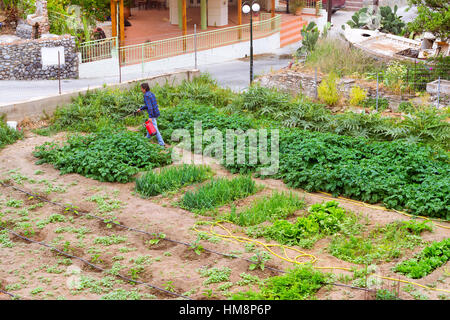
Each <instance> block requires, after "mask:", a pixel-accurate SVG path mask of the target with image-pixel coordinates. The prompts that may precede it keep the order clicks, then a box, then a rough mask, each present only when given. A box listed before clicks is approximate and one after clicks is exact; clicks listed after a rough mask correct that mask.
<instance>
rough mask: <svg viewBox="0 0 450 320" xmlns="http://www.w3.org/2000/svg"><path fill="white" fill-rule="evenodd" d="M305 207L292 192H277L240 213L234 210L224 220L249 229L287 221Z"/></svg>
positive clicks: (260, 199)
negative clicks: (264, 223)
mask: <svg viewBox="0 0 450 320" xmlns="http://www.w3.org/2000/svg"><path fill="white" fill-rule="evenodd" d="M304 207H305V202H304V201H303V200H301V199H300V198H299V197H298V196H297V195H295V194H293V193H292V192H290V193H289V194H285V193H284V192H281V193H279V192H277V191H275V192H273V193H272V194H271V195H270V196H264V197H262V198H258V199H256V200H254V201H253V203H252V205H251V206H250V207H248V208H246V209H244V210H242V211H241V212H239V213H237V212H236V209H235V208H233V210H232V211H231V213H230V214H229V215H228V216H225V217H224V218H225V219H226V220H230V221H232V222H234V223H236V224H238V225H240V226H244V227H248V226H253V225H256V224H259V223H262V222H264V221H273V220H275V219H286V218H287V217H289V216H291V215H292V214H293V213H294V212H295V211H297V210H299V209H303V208H304Z"/></svg>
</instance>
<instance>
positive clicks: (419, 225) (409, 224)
mask: <svg viewBox="0 0 450 320" xmlns="http://www.w3.org/2000/svg"><path fill="white" fill-rule="evenodd" d="M402 223H403V227H404V228H405V229H406V230H408V231H409V232H411V233H413V234H416V235H420V234H421V233H422V232H424V231H430V232H431V231H433V227H432V226H431V225H430V223H431V222H430V221H427V220H424V221H421V222H418V221H417V220H409V221H403V222H402Z"/></svg>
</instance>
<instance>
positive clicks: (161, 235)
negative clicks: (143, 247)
mask: <svg viewBox="0 0 450 320" xmlns="http://www.w3.org/2000/svg"><path fill="white" fill-rule="evenodd" d="M155 236H156V238H154V239H150V240H148V241H147V242H146V243H148V244H149V245H151V246H152V245H155V244H158V243H159V242H160V241H161V240H162V239H165V238H166V234H165V233H159V234H155Z"/></svg>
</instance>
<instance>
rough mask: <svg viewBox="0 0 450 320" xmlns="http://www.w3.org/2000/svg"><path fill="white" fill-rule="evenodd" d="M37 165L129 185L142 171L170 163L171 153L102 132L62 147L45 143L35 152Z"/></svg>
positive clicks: (133, 137)
mask: <svg viewBox="0 0 450 320" xmlns="http://www.w3.org/2000/svg"><path fill="white" fill-rule="evenodd" d="M33 154H34V156H36V157H38V158H40V160H39V161H38V162H37V164H41V163H51V164H53V165H54V166H55V168H57V169H59V170H61V174H64V173H79V174H81V175H84V176H86V177H89V178H92V179H96V180H100V181H107V182H114V181H117V182H128V181H130V180H131V179H132V177H133V175H134V174H136V173H137V172H138V171H141V170H148V169H152V168H155V167H160V166H164V165H167V164H170V163H171V158H170V153H169V152H165V151H164V149H163V148H161V147H160V146H158V145H155V144H151V143H149V142H148V139H146V138H145V137H143V136H141V135H140V134H138V133H135V132H131V131H126V130H119V131H118V132H113V131H110V130H103V131H99V132H96V133H92V134H90V135H87V136H81V135H73V136H71V137H70V138H69V139H68V141H67V143H66V144H64V145H63V146H58V145H56V144H55V143H44V144H43V145H42V146H39V147H37V148H36V151H35V152H34V153H33Z"/></svg>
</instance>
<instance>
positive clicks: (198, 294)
mask: <svg viewBox="0 0 450 320" xmlns="http://www.w3.org/2000/svg"><path fill="white" fill-rule="evenodd" d="M42 140H43V139H42V138H41V139H40V140H38V141H42ZM27 141H32V139H30V140H28V139H27ZM27 141H25V142H27ZM25 142H20V143H25ZM39 144H40V143H39ZM27 149H28V150H27ZM19 150H20V151H19V152H20V153H22V154H31V151H32V146H30V145H28V146H27V148H25V149H22V148H19ZM5 151H6V152H7V153H6V154H5V153H3V154H0V161H1V160H2V158H4V157H5V156H6V157H8V152H11V150H9V149H7V150H5ZM25 158H26V157H20V159H22V160H21V161H22V163H23V162H24V161H25V160H23V159H25ZM28 161H29V160H28ZM30 164H31V169H29V170H28V172H31V173H33V172H35V171H36V170H37V169H41V170H45V171H46V175H49V176H48V180H49V181H52V183H55V184H56V183H58V185H59V184H60V185H64V186H67V191H66V192H65V193H61V194H59V193H57V192H56V191H53V193H51V194H50V197H56V196H58V197H61V196H63V197H64V198H65V199H66V200H65V201H67V202H69V203H72V204H74V205H76V204H80V201H81V199H80V197H76V196H70V194H72V191H71V190H72V188H77V189H83V188H84V189H85V190H88V189H89V188H91V187H93V186H92V184H94V185H96V186H102V185H103V184H101V183H100V182H97V181H92V180H91V181H89V180H88V179H85V178H83V177H78V178H79V179H80V180H81V182H80V183H79V185H78V186H75V187H70V186H68V185H69V183H67V182H68V181H72V180H71V179H70V178H72V179H73V178H74V175H71V176H65V175H63V176H59V175H58V171H56V170H54V169H53V168H51V167H49V166H47V167H44V168H43V167H40V166H35V165H32V162H30ZM222 171H223V172H222V174H224V173H225V171H224V170H222ZM36 174H37V173H36ZM11 175H13V176H14V178H15V181H17V182H20V181H21V182H23V183H24V184H25V186H34V185H36V186H37V185H39V186H40V187H41V188H42V187H45V186H44V185H40V184H37V183H36V182H35V183H32V182H31V179H30V178H28V177H26V176H24V175H23V174H22V175H19V172H15V173H11ZM37 177H39V175H38V174H37ZM33 178H34V177H33ZM53 178H54V179H56V180H55V181H53V180H54V179H53ZM62 182H65V183H62ZM110 185H111V184H105V186H110ZM114 186H115V187H116V188H119V189H120V190H122V192H118V193H115V192H112V191H109V192H106V194H107V195H108V196H109V199H106V198H104V197H103V193H100V194H99V193H94V194H92V191H91V192H90V193H89V194H86V195H84V196H83V199H84V200H85V201H87V203H91V204H95V205H97V206H98V208H97V210H95V212H96V213H97V214H101V213H102V210H107V209H108V208H116V207H117V206H116V202H108V201H113V200H114V201H119V200H120V201H121V206H122V207H123V208H129V207H130V206H131V208H129V209H128V210H126V209H117V210H126V211H124V213H125V212H128V214H127V216H124V213H120V214H116V216H117V219H118V220H119V221H123V219H124V218H125V219H126V220H125V224H129V225H130V226H134V227H136V226H137V227H138V229H139V228H143V226H145V225H150V224H148V223H150V222H151V223H154V222H156V221H157V220H160V222H161V223H159V225H160V228H157V229H156V230H158V231H159V232H164V233H166V234H167V235H168V237H173V234H172V235H171V233H173V232H176V234H177V235H181V234H184V235H185V236H186V233H185V232H186V231H187V229H189V228H190V227H191V226H192V225H194V223H195V221H196V219H195V218H194V215H190V214H189V213H188V212H180V211H178V210H176V211H177V214H175V213H172V212H171V211H172V210H171V209H170V208H163V207H160V206H156V207H158V208H157V209H155V210H157V211H161V214H159V215H156V216H155V215H154V214H155V212H152V210H145V209H144V215H145V216H147V215H148V216H149V219H148V220H136V218H134V217H132V215H135V212H136V210H133V209H132V208H138V207H137V206H136V204H137V203H139V204H144V203H147V204H148V205H149V206H153V207H155V205H152V204H151V201H150V200H144V199H141V198H140V197H136V196H135V197H134V198H132V199H133V200H132V201H130V200H127V194H128V193H129V192H131V191H132V188H133V187H134V183H129V184H125V185H122V184H114ZM125 190H127V191H125ZM105 191H106V190H105ZM123 191H125V192H123ZM0 192H2V191H0ZM7 198H8V201H9V204H10V205H14V206H15V205H19V204H20V202H19V200H22V201H23V203H22V205H24V203H25V202H26V199H25V198H18V197H16V196H12V197H11V198H15V200H16V201H13V199H10V197H7ZM88 199H91V200H88ZM102 199H103V200H104V201H102ZM128 201H129V203H127V202H128ZM10 208H11V209H14V210H16V209H17V210H21V209H22V208H14V207H10ZM2 209H4V208H2ZM44 209H47V210H46V212H47V211H48V215H46V216H45V217H44V216H43V217H42V218H39V219H38V220H39V221H40V220H42V221H47V220H48V221H50V220H55V221H56V220H57V219H58V217H57V216H56V217H52V218H51V219H49V218H50V211H49V210H48V208H42V210H44ZM137 210H142V209H137ZM237 210H238V212H240V208H238V209H237ZM0 211H1V212H3V211H4V210H0ZM55 213H58V214H61V215H63V213H61V212H52V213H51V214H55ZM103 213H105V212H103ZM382 214H383V215H384V214H386V213H384V212H383V213H382ZM177 215H178V216H179V218H178V219H183V224H182V225H180V223H178V224H177V221H176V219H177V218H176V216H177ZM102 216H103V215H102ZM33 218H34V217H33ZM105 218H112V216H110V215H107V216H105ZM169 220H170V221H171V223H170V225H167V222H166V221H169ZM90 221H91V220H86V224H88V225H84V226H83V225H78V223H80V222H84V219H82V218H75V223H76V224H77V225H76V226H72V227H71V222H70V221H69V222H59V221H56V222H51V223H48V224H46V225H45V228H44V229H42V230H51V228H55V230H56V229H57V230H58V232H59V233H55V236H56V237H58V236H64V238H63V239H61V240H60V242H61V247H60V248H61V249H63V248H64V243H65V241H66V239H67V240H68V241H70V246H69V248H68V249H69V250H70V249H75V250H76V249H81V250H82V249H83V248H78V247H77V245H78V243H79V241H80V239H78V238H77V236H78V235H80V236H81V235H82V233H83V232H84V231H85V230H84V229H82V228H81V227H85V228H88V229H90V230H91V231H92V233H86V234H85V239H84V240H83V242H86V243H87V242H88V241H89V242H92V243H93V245H86V247H85V248H84V250H87V249H90V247H94V248H97V249H98V248H100V249H101V248H104V249H105V250H104V252H98V251H95V250H91V251H92V252H87V251H85V252H86V254H85V257H86V258H91V256H92V258H93V259H94V260H96V264H100V265H102V264H101V262H100V261H99V260H103V261H104V262H106V263H107V264H108V265H106V266H105V267H109V268H110V269H112V272H115V271H117V269H120V267H121V266H124V265H125V266H127V268H123V269H120V272H123V273H124V274H125V275H126V276H128V277H131V275H132V274H133V273H134V274H135V275H136V276H137V277H139V276H144V277H147V276H148V274H147V271H146V270H148V268H150V269H152V268H156V270H158V271H155V272H153V278H151V279H149V282H150V283H153V284H156V285H159V286H160V287H163V288H164V287H167V288H174V290H175V291H176V292H181V293H186V292H188V291H191V290H192V291H191V293H190V295H189V296H190V297H193V298H195V299H200V298H208V299H226V298H228V297H231V295H230V294H231V293H232V292H236V291H245V290H247V289H246V288H245V286H244V287H241V285H240V284H238V283H244V280H246V279H247V280H246V281H251V279H250V278H249V277H247V276H246V275H242V273H243V272H245V273H247V274H250V275H253V276H254V275H258V276H259V277H261V278H264V277H266V276H268V275H273V274H271V273H269V271H270V269H268V265H267V263H266V268H265V270H264V271H262V270H260V269H259V268H257V269H256V270H253V271H251V270H249V263H248V262H245V263H242V262H239V260H238V259H232V260H229V259H225V260H222V259H219V260H218V261H219V263H218V264H217V265H214V267H217V268H219V270H223V267H229V268H230V269H231V270H232V272H231V275H230V277H229V280H228V281H226V282H218V283H211V284H208V285H207V286H203V282H204V281H206V280H207V279H208V278H206V277H205V278H203V277H201V278H200V279H199V281H198V285H189V284H190V283H191V282H190V280H186V278H185V277H183V276H181V275H179V273H178V272H179V271H177V270H175V269H173V268H174V267H173V266H175V265H181V266H182V267H183V265H184V268H185V269H186V266H187V265H186V264H185V263H188V264H189V265H193V264H194V265H195V266H196V267H195V268H198V267H200V266H201V265H205V263H206V264H208V263H209V262H213V261H215V260H217V256H215V255H210V256H206V255H204V252H202V251H201V249H200V247H199V246H198V245H200V246H204V247H207V248H213V249H216V250H218V251H223V252H226V253H232V254H238V251H240V254H239V255H240V256H243V257H245V256H247V255H249V256H250V255H252V254H255V255H256V252H247V249H245V252H244V245H243V244H242V243H241V244H235V245H231V246H230V247H229V248H228V249H225V250H223V248H225V243H224V242H223V241H222V242H220V241H219V242H216V239H214V238H202V239H200V241H199V242H198V243H197V246H193V249H188V248H186V247H182V248H180V247H179V246H173V247H167V246H161V245H163V244H164V243H165V241H160V243H158V244H156V245H151V244H150V243H149V240H151V239H150V238H145V239H142V238H140V237H137V236H136V235H133V234H131V233H129V232H123V231H119V229H117V228H115V227H114V226H113V228H111V229H110V228H107V227H103V228H104V230H103V229H99V228H98V227H99V225H98V223H94V224H93V225H92V227H91V223H90ZM143 221H146V222H145V223H143ZM163 221H165V223H164V222H163ZM35 222H37V221H34V222H33V223H35ZM95 222H96V221H95ZM41 223H42V222H41ZM41 223H39V225H41ZM58 224H61V225H60V226H59V225H58ZM66 224H67V225H66ZM173 224H176V225H177V226H178V228H176V229H170V227H171V226H172V225H173ZM72 228H73V230H72ZM33 229H35V231H36V228H33ZM75 229H81V230H78V231H79V232H75V231H74V230H75ZM97 230H98V231H99V232H97ZM102 230H103V231H102ZM150 230H154V229H153V228H151V229H150ZM41 234H42V233H41ZM193 236H194V237H195V234H194V235H193ZM124 237H127V240H125V242H120V241H122V240H123V238H124ZM153 239H156V238H153ZM185 239H188V240H185V241H189V242H190V241H191V240H193V238H192V237H189V238H185ZM194 239H195V238H194ZM48 240H51V238H46V239H44V241H45V242H48ZM95 242H96V243H95ZM114 242H117V243H114ZM13 243H14V242H13ZM110 243H111V244H110ZM127 243H130V244H129V245H128V244H127ZM14 244H15V245H16V246H17V244H16V243H14ZM24 244H25V243H20V245H24ZM108 244H109V245H108ZM193 244H194V243H193ZM143 246H145V248H146V249H145V251H144V248H143ZM160 246H161V247H160ZM219 247H220V248H222V250H220V249H217V248H219ZM135 248H136V250H135ZM194 248H195V249H200V251H199V252H200V255H198V254H197V253H195V252H194ZM5 249H6V248H5ZM156 249H158V250H156ZM25 250H27V249H25ZM117 250H118V251H119V252H117V253H115V252H116V251H117ZM147 250H148V251H147ZM249 250H250V248H249ZM122 251H123V252H122ZM24 252H25V254H24V256H20V255H19V256H18V257H15V258H16V261H18V264H21V262H20V261H24V263H26V262H28V261H27V259H32V258H35V259H37V258H36V256H33V257H32V256H30V254H29V253H27V251H24ZM106 252H113V253H112V254H106ZM188 252H189V253H190V254H189V255H188ZM77 253H79V252H77ZM315 254H317V255H318V257H319V259H320V260H321V257H322V253H318V252H317V253H315ZM145 255H150V256H151V257H152V258H161V260H160V261H153V263H151V264H150V265H144V271H142V272H140V270H141V268H140V267H139V265H137V266H134V264H135V263H134V262H133V261H134V260H133V261H130V260H131V259H137V258H139V257H140V256H145ZM115 256H118V258H116V259H119V260H117V261H113V260H112V257H115ZM120 256H123V257H124V258H125V259H122V260H120V259H121V258H120ZM187 256H189V257H190V259H193V258H192V257H195V259H194V260H187V261H188V262H183V259H184V257H187ZM17 258H19V260H17ZM98 259H99V260H98ZM142 259H145V258H142ZM137 261H138V262H139V261H141V259H138V260H137ZM334 261H335V263H337V264H338V265H339V260H338V259H336V260H334ZM116 262H119V263H120V265H119V264H116V265H115V263H116ZM256 262H258V260H257V259H256ZM55 263H56V262H55ZM269 263H270V264H269V265H271V266H273V265H274V263H276V266H277V267H278V268H281V265H283V269H284V268H286V267H287V266H286V264H282V261H279V260H278V259H276V258H274V257H272V259H271V260H270V261H269ZM41 264H44V262H41ZM46 264H47V265H48V266H50V267H52V266H53V265H54V263H46ZM76 264H77V263H75V265H76ZM114 265H115V269H113V267H114ZM62 267H63V265H60V268H62ZM289 267H291V265H290V264H289ZM64 268H66V266H65V265H64ZM131 268H133V269H134V270H133V271H132V270H131ZM43 270H44V269H42V270H41V271H40V272H42V277H43V279H44V278H46V277H49V276H47V275H46V274H47V271H46V270H47V268H45V272H44V271H43ZM49 270H52V268H50V269H49ZM162 270H167V272H169V271H168V270H173V272H175V275H173V276H168V274H167V273H165V275H166V276H164V277H163V276H161V277H160V274H159V271H162ZM27 271H29V270H27ZM30 271H31V270H30ZM18 272H20V270H19V271H18ZM86 272H87V271H86ZM25 273H27V272H26V271H25ZM34 274H35V275H36V277H38V276H39V277H40V276H41V274H37V273H34ZM183 274H186V270H184V269H183ZM82 275H83V277H85V276H86V274H85V269H82ZM95 275H98V276H99V278H95ZM199 275H200V274H199V272H197V271H195V270H193V271H192V273H191V274H190V276H191V277H192V279H194V278H195V277H198V276H199ZM241 275H242V277H241ZM19 276H20V274H19ZM88 276H89V279H88V280H83V283H92V285H93V288H92V290H95V291H97V290H103V289H101V286H100V289H99V288H98V286H99V284H100V283H105V286H109V283H110V282H111V281H108V279H103V278H105V277H109V276H111V275H109V274H105V275H104V276H103V275H101V274H99V273H98V272H93V273H92V275H91V274H89V275H88ZM211 276H213V274H211ZM51 277H52V279H57V278H58V277H62V274H56V273H55V274H51ZM53 277H55V278H53ZM208 277H209V276H208ZM0 278H1V279H10V280H13V281H12V282H9V283H8V285H11V286H14V285H15V284H16V283H17V282H20V279H19V278H18V277H15V278H11V274H8V275H6V276H3V274H0ZM83 279H84V278H83ZM138 279H139V278H138ZM141 279H142V278H141ZM214 279H215V278H214ZM224 279H225V278H224ZM34 280H36V278H35V279H34ZM34 280H33V281H34ZM64 280H66V278H64ZM115 280H120V279H116V278H115V279H114V281H115ZM36 281H38V280H36ZM44 281H46V280H44ZM53 281H57V280H53ZM209 281H213V280H212V279H211V280H209ZM196 283H197V282H196ZM253 283H254V284H256V283H257V282H253ZM33 284H34V282H33ZM61 284H62V285H61V286H62V287H64V288H65V283H63V282H62V283H61ZM83 286H84V287H83V289H81V290H77V291H73V292H78V291H79V294H76V295H72V294H70V293H68V294H67V295H65V294H64V295H61V296H66V297H67V298H69V299H77V298H87V299H100V298H101V297H103V296H106V297H105V298H108V297H117V298H120V299H121V298H128V299H137V298H141V299H145V298H151V296H144V294H153V295H156V296H157V298H168V297H167V296H164V297H162V296H159V295H158V294H157V293H153V292H149V291H148V290H147V289H146V288H143V289H141V291H139V292H135V290H134V289H140V288H141V287H142V286H135V287H124V286H122V285H121V284H117V285H115V286H113V288H112V289H108V287H107V288H105V290H107V291H105V292H104V293H103V294H102V295H100V294H93V293H92V292H91V291H90V290H91V287H86V286H85V285H83ZM219 287H220V289H219ZM438 287H442V286H441V285H440V284H439V285H438ZM39 288H41V289H43V291H41V290H40V289H39ZM256 289H258V288H257V287H253V290H256ZM21 290H22V291H20V290H19V291H13V292H16V293H17V292H19V293H20V292H22V294H23V295H24V296H27V297H28V296H29V298H31V299H37V298H39V299H44V298H46V297H47V295H46V294H47V293H50V294H51V293H54V292H53V291H54V290H53V289H52V288H51V285H49V286H47V285H44V284H40V283H36V285H35V286H33V287H32V286H27V287H25V286H24V285H23V286H22V289H21ZM222 290H223V291H222ZM348 290H350V289H348ZM31 291H33V292H35V294H34V295H33V294H31ZM139 294H140V295H139ZM355 295H356V297H360V298H363V297H362V296H361V295H358V291H356V294H355ZM55 296H56V297H59V294H58V293H56V295H55ZM319 298H321V299H323V298H324V296H323V294H321V293H319Z"/></svg>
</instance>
